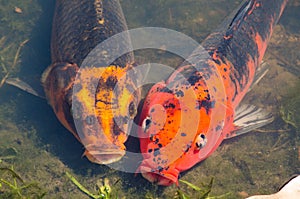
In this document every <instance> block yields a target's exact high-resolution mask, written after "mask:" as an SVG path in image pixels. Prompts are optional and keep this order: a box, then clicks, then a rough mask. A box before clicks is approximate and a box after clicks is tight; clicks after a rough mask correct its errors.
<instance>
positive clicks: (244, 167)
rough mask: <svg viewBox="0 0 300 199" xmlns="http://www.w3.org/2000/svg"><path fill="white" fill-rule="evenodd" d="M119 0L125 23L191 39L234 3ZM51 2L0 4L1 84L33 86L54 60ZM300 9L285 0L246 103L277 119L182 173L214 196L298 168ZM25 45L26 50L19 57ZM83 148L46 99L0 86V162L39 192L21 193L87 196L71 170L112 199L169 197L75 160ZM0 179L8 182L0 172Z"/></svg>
mask: <svg viewBox="0 0 300 199" xmlns="http://www.w3.org/2000/svg"><path fill="white" fill-rule="evenodd" d="M120 2H121V4H122V7H123V11H124V15H125V17H126V20H127V23H128V27H129V28H130V29H132V28H138V27H147V26H154V27H163V28H169V29H172V30H176V31H179V32H182V33H184V34H186V35H188V36H190V37H191V38H193V39H194V40H196V41H198V42H201V41H202V40H203V39H205V37H206V36H207V35H208V34H209V33H211V32H212V31H214V29H215V28H216V27H217V26H218V24H220V23H221V22H222V20H223V19H224V18H225V17H226V16H227V15H229V14H230V13H231V11H232V10H234V9H235V8H236V7H237V6H238V5H239V4H240V1H237V0H227V1H225V0H186V1H181V0H164V1H162V0H155V1H146V0H121V1H120ZM54 4H55V1H54V0H52V1H44V0H25V1H24V0H10V1H9V2H8V1H5V0H0V64H1V66H0V80H1V79H3V78H5V76H6V75H7V74H8V76H9V77H18V78H20V79H22V80H24V81H26V82H28V83H30V84H31V85H33V87H39V86H40V85H39V79H40V76H41V73H42V72H43V70H44V69H45V68H46V67H47V66H48V65H49V64H50V63H51V59H50V35H51V23H52V17H53V11H54ZM299 11H300V0H291V1H289V3H288V6H287V8H286V10H285V11H284V14H283V16H282V18H281V20H280V21H279V24H278V25H277V26H276V27H275V31H274V33H273V36H272V38H271V41H270V44H269V46H268V49H267V52H266V55H265V57H264V60H265V61H266V62H267V63H268V64H269V65H270V71H269V72H268V73H267V74H266V76H265V77H264V78H263V79H262V80H261V81H260V82H259V84H258V85H257V86H255V87H254V88H253V90H252V91H251V92H250V93H248V94H247V96H246V98H245V99H244V100H245V102H246V103H248V104H253V105H256V106H259V107H264V108H265V109H267V110H268V111H270V112H272V114H273V115H274V117H275V119H274V122H272V123H271V124H269V125H267V126H264V127H262V128H260V129H258V130H255V131H253V132H250V133H248V134H246V135H243V136H240V137H236V138H233V139H230V140H226V141H224V142H223V143H222V145H221V146H220V147H219V148H218V149H217V151H216V152H214V153H213V154H212V155H211V156H210V157H209V158H207V159H206V160H205V161H203V162H201V163H200V164H198V165H197V166H195V167H193V168H192V169H191V170H189V171H187V172H185V173H183V175H182V176H181V179H183V180H185V181H188V182H191V183H193V184H194V185H197V186H199V187H203V184H204V185H207V184H209V183H210V181H211V179H212V178H213V179H214V182H213V186H212V189H211V193H210V195H211V196H220V195H223V194H225V195H223V198H245V197H246V196H248V195H253V194H257V193H260V194H268V193H273V192H276V191H277V188H278V187H280V186H281V185H282V184H283V183H284V182H285V181H286V180H288V179H289V178H290V177H291V176H292V175H293V174H296V173H298V174H299V173H300V114H299V113H300V95H299V90H300V81H299V77H300V22H299V17H300V16H299V13H300V12H299ZM27 40H28V41H27ZM24 41H27V42H26V43H25V42H24ZM22 42H24V46H23V47H22V48H21V49H20V56H17V57H16V53H17V51H18V47H19V45H20V44H21V43H22ZM162 48H163V47H162ZM15 58H17V59H15ZM137 59H138V60H142V61H144V62H147V61H148V60H151V62H157V61H158V62H161V63H166V64H168V65H172V66H176V64H178V62H179V61H180V60H178V58H176V57H174V56H171V55H169V54H165V55H164V53H163V52H161V51H159V52H157V51H151V50H149V51H142V52H137ZM83 151H84V150H83V147H82V145H81V144H80V143H78V141H77V140H76V139H75V138H74V137H73V136H72V134H71V133H69V132H68V131H67V130H66V129H65V128H64V127H63V126H62V125H61V124H60V123H59V121H58V120H57V119H56V116H55V115H54V113H53V111H52V109H51V107H50V106H49V105H48V104H47V102H46V100H44V99H41V98H38V97H35V96H32V95H30V94H28V93H25V92H23V91H21V90H19V89H17V88H15V87H13V86H10V85H6V84H4V85H2V86H1V88H0V168H11V166H13V169H14V170H15V171H16V173H17V174H19V175H20V177H21V178H22V179H23V180H24V181H25V184H26V183H31V182H35V183H36V185H37V186H38V188H37V187H31V188H30V189H29V190H23V192H22V194H23V195H24V196H27V197H31V198H32V197H33V198H34V195H35V194H37V195H38V194H41V193H43V192H46V194H45V196H44V198H74V199H76V198H89V197H88V196H87V195H86V194H84V193H83V192H81V191H80V190H79V189H78V187H77V186H75V185H74V184H73V183H72V181H71V180H70V179H69V178H67V177H66V172H69V173H71V174H72V175H73V176H74V177H75V178H76V179H77V180H78V181H79V182H80V183H81V184H82V185H84V186H85V187H86V188H87V189H88V190H90V191H91V192H92V193H97V185H98V184H99V183H100V184H101V183H102V182H103V180H104V179H105V178H107V179H109V183H110V185H111V187H112V193H113V195H114V196H118V198H175V197H176V192H178V187H176V186H175V185H174V186H170V187H160V186H157V185H154V184H151V183H149V182H148V181H146V180H145V179H143V178H142V177H141V176H140V175H137V176H135V175H134V174H132V173H124V172H120V171H116V170H114V169H110V168H109V167H107V166H101V165H95V164H92V163H91V162H89V161H88V160H87V159H86V158H84V157H81V155H82V153H83ZM0 178H4V179H6V178H7V179H6V180H8V181H11V180H12V179H11V177H9V175H8V174H7V173H3V172H2V170H0ZM11 182H12V181H11ZM18 183H19V184H20V186H21V185H22V183H21V182H20V181H19V182H18ZM0 184H2V187H1V186H0V198H1V197H7V198H9V197H11V198H13V195H14V196H15V198H19V196H17V194H15V193H13V190H12V189H10V188H8V187H7V186H6V185H4V184H3V182H1V181H0ZM180 190H181V191H182V192H184V193H186V195H188V196H190V197H191V198H197V197H199V192H197V191H194V190H193V189H192V188H190V187H188V186H186V185H185V184H183V183H180ZM10 193H12V195H10V196H8V195H9V194H10ZM112 198H115V197H112Z"/></svg>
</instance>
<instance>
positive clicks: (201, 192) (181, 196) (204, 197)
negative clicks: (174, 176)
mask: <svg viewBox="0 0 300 199" xmlns="http://www.w3.org/2000/svg"><path fill="white" fill-rule="evenodd" d="M213 181H214V178H212V179H211V180H210V182H209V184H202V187H203V188H201V187H199V186H197V185H194V184H192V183H190V182H188V181H185V180H179V182H181V183H184V184H186V185H187V186H188V187H190V188H192V189H193V190H194V191H195V192H196V193H195V195H196V198H198V199H222V198H228V196H229V195H231V193H230V192H229V193H226V194H223V195H220V196H210V195H209V194H210V192H211V189H212V186H213ZM189 198H192V197H190V196H189V195H188V194H186V193H184V192H183V191H182V190H180V189H178V190H177V192H176V196H175V197H174V199H189ZM193 198H195V196H193Z"/></svg>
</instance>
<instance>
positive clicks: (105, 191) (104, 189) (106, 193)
mask: <svg viewBox="0 0 300 199" xmlns="http://www.w3.org/2000/svg"><path fill="white" fill-rule="evenodd" d="M66 175H67V177H68V178H69V179H70V180H71V181H72V182H73V183H74V184H75V185H76V186H77V187H78V188H79V189H80V190H81V191H82V192H83V193H85V194H86V195H88V196H89V197H91V198H94V199H112V198H116V199H117V198H118V197H117V196H115V197H113V196H112V194H111V192H112V189H111V187H110V185H109V180H108V179H107V178H105V179H104V183H100V184H98V183H97V184H96V185H97V188H98V193H97V194H93V193H92V192H90V191H89V190H88V189H86V188H85V187H84V186H83V185H82V184H80V183H79V182H78V180H77V179H76V178H75V177H74V176H72V175H71V174H70V173H69V172H66Z"/></svg>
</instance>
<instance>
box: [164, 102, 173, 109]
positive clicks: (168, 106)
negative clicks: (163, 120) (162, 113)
mask: <svg viewBox="0 0 300 199" xmlns="http://www.w3.org/2000/svg"><path fill="white" fill-rule="evenodd" d="M164 107H165V108H173V109H174V108H175V104H173V103H169V104H165V105H164Z"/></svg>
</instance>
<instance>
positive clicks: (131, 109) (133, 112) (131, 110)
mask: <svg viewBox="0 0 300 199" xmlns="http://www.w3.org/2000/svg"><path fill="white" fill-rule="evenodd" d="M128 113H129V116H130V117H134V116H135V115H136V108H135V104H134V102H130V104H129V107H128Z"/></svg>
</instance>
